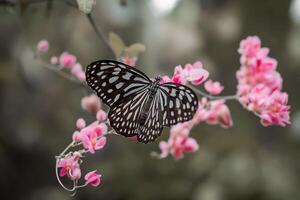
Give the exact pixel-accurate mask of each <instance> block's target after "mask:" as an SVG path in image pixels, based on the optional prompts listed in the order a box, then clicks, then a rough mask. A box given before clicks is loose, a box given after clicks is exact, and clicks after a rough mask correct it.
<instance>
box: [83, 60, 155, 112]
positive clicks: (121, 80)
mask: <svg viewBox="0 0 300 200" xmlns="http://www.w3.org/2000/svg"><path fill="white" fill-rule="evenodd" d="M86 81H87V83H88V85H89V86H90V87H91V88H92V89H93V90H94V91H95V92H96V93H97V95H98V96H99V97H100V98H101V100H102V101H103V102H104V103H105V104H107V105H108V106H110V107H111V106H112V105H113V104H114V103H115V102H117V101H119V100H122V99H124V98H126V99H127V98H128V97H129V96H135V95H136V93H138V92H139V91H141V90H143V89H145V88H146V87H147V86H148V85H149V83H150V79H149V78H148V77H147V76H146V75H145V74H144V73H143V72H141V71H139V70H137V69H136V68H133V67H131V66H129V65H126V64H123V63H121V62H117V61H113V60H99V61H96V62H93V63H91V64H90V65H89V66H87V68H86Z"/></svg>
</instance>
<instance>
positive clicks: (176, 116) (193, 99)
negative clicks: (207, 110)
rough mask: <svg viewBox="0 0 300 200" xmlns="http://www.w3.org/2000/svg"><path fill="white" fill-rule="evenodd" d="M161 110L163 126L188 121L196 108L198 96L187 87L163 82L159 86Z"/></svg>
mask: <svg viewBox="0 0 300 200" xmlns="http://www.w3.org/2000/svg"><path fill="white" fill-rule="evenodd" d="M159 93H160V102H161V112H162V118H163V125H164V126H171V125H175V124H177V123H179V122H185V121H189V120H191V119H192V118H193V116H194V114H195V112H196V111H197V108H198V98H197V96H196V94H195V93H194V92H193V90H191V89H190V88H189V87H187V86H184V85H181V84H176V83H164V84H162V85H161V86H160V87H159Z"/></svg>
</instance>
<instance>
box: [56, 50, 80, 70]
mask: <svg viewBox="0 0 300 200" xmlns="http://www.w3.org/2000/svg"><path fill="white" fill-rule="evenodd" d="M75 63H76V57H75V56H74V55H72V54H70V53H68V52H63V53H62V54H61V55H60V57H59V64H60V65H61V66H63V67H66V68H72V67H73V66H74V65H75Z"/></svg>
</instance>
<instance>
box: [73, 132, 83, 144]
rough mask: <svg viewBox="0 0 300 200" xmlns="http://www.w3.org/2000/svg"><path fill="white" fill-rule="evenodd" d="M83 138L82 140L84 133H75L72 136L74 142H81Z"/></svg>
mask: <svg viewBox="0 0 300 200" xmlns="http://www.w3.org/2000/svg"><path fill="white" fill-rule="evenodd" d="M81 138H82V133H81V132H80V131H75V132H74V133H73V135H72V140H73V141H74V142H79V141H81Z"/></svg>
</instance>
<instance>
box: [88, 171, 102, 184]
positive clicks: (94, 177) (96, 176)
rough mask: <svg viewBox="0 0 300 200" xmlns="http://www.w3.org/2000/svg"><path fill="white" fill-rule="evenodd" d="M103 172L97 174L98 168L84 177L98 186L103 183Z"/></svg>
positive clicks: (89, 182)
mask: <svg viewBox="0 0 300 200" xmlns="http://www.w3.org/2000/svg"><path fill="white" fill-rule="evenodd" d="M101 176H102V175H101V174H97V170H94V171H91V172H89V173H87V174H86V175H85V177H84V179H85V180H86V183H88V184H90V185H92V186H94V187H97V186H98V185H99V184H100V183H101Z"/></svg>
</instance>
